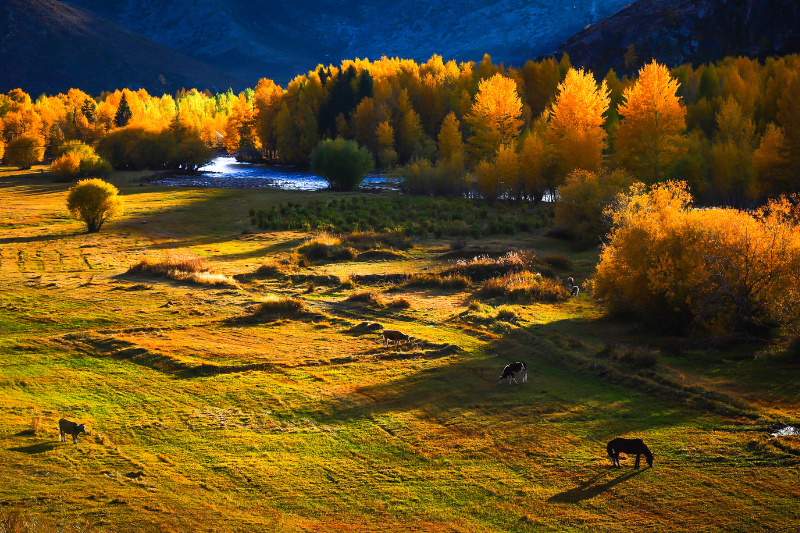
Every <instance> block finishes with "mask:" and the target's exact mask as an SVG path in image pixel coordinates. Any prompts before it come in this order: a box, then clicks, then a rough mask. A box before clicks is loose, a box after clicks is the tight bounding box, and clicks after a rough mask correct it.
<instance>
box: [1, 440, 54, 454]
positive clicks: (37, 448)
mask: <svg viewBox="0 0 800 533" xmlns="http://www.w3.org/2000/svg"><path fill="white" fill-rule="evenodd" d="M56 446H57V445H56V444H54V443H52V442H40V443H39V444H31V445H29V446H18V447H16V448H9V449H8V451H10V452H20V453H27V454H29V455H35V454H37V453H44V452H49V451H50V450H52V449H55V447H56Z"/></svg>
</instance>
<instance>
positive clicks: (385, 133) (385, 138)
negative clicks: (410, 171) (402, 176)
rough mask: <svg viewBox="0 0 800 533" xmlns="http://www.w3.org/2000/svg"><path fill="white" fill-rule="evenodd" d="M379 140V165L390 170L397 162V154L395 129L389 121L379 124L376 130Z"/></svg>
mask: <svg viewBox="0 0 800 533" xmlns="http://www.w3.org/2000/svg"><path fill="white" fill-rule="evenodd" d="M375 136H376V137H377V139H378V163H379V164H380V166H381V167H383V168H389V167H391V166H392V165H394V164H395V163H396V162H397V152H396V151H395V149H394V128H392V125H391V124H389V122H388V121H383V122H381V123H380V124H378V128H377V130H375Z"/></svg>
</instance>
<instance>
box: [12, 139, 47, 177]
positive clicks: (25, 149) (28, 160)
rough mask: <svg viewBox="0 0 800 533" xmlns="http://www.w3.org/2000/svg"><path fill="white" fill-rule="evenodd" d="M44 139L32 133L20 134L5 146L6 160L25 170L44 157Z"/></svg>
mask: <svg viewBox="0 0 800 533" xmlns="http://www.w3.org/2000/svg"><path fill="white" fill-rule="evenodd" d="M44 149H45V147H44V140H43V139H42V138H40V137H36V136H34V135H20V136H19V137H17V138H16V139H14V140H13V141H11V142H10V143H8V146H7V147H6V150H5V152H6V162H7V163H8V164H9V165H11V166H15V167H19V168H20V169H23V170H27V169H29V168H31V167H32V166H33V165H35V164H36V163H39V162H41V160H42V158H44Z"/></svg>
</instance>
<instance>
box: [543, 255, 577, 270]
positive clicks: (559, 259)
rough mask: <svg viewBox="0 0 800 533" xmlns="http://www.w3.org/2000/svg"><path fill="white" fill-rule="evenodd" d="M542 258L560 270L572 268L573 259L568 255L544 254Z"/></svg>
mask: <svg viewBox="0 0 800 533" xmlns="http://www.w3.org/2000/svg"><path fill="white" fill-rule="evenodd" d="M542 259H543V260H544V262H545V263H547V264H548V265H550V266H551V267H553V268H557V269H559V270H570V269H571V268H572V260H571V259H570V258H569V257H567V256H566V255H562V254H550V255H546V256H544V257H543V258H542Z"/></svg>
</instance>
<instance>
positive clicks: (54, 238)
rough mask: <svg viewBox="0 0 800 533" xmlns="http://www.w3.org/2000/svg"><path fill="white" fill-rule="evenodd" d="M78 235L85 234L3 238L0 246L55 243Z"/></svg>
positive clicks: (83, 233)
mask: <svg viewBox="0 0 800 533" xmlns="http://www.w3.org/2000/svg"><path fill="white" fill-rule="evenodd" d="M78 235H86V232H81V233H58V234H52V233H51V234H47V235H32V236H29V237H4V238H2V239H0V245H2V244H24V243H25V244H26V243H31V242H46V241H57V240H60V239H69V238H71V237H77V236H78Z"/></svg>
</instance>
